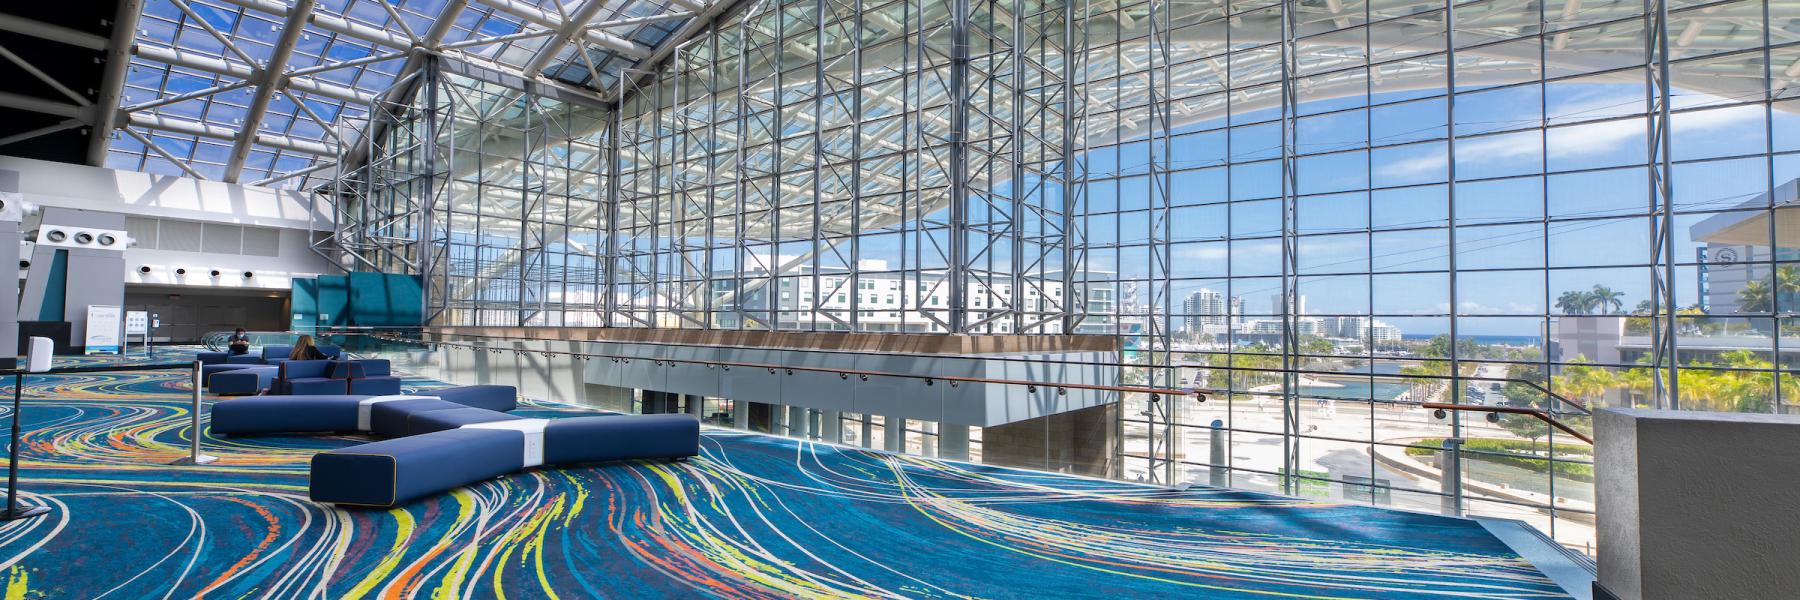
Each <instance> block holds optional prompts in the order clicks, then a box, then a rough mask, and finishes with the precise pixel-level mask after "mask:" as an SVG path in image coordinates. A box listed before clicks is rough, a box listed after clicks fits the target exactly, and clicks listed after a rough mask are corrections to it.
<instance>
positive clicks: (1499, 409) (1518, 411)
mask: <svg viewBox="0 0 1800 600" xmlns="http://www.w3.org/2000/svg"><path fill="white" fill-rule="evenodd" d="M1420 406H1423V407H1425V408H1432V409H1438V410H1458V411H1465V412H1491V413H1506V414H1511V415H1531V416H1533V417H1537V419H1538V420H1539V421H1543V422H1545V423H1547V424H1549V425H1550V426H1551V427H1555V428H1557V429H1561V430H1563V433H1567V434H1569V435H1572V436H1575V439H1578V440H1581V441H1584V442H1587V443H1588V445H1589V446H1592V445H1594V438H1591V437H1588V435H1587V434H1585V433H1582V432H1579V431H1576V430H1575V429H1574V428H1573V427H1569V426H1568V425H1567V424H1565V423H1563V422H1562V421H1558V420H1557V419H1556V417H1552V416H1550V413H1548V412H1545V411H1543V410H1540V409H1536V408H1525V407H1522V406H1479V405H1472V404H1444V403H1442V402H1426V403H1424V404H1420Z"/></svg>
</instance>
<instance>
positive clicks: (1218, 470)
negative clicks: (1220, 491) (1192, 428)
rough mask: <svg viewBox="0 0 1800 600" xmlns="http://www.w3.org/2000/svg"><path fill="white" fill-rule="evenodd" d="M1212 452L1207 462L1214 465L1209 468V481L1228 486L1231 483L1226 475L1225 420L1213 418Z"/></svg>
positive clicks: (1218, 485) (1215, 484)
mask: <svg viewBox="0 0 1800 600" xmlns="http://www.w3.org/2000/svg"><path fill="white" fill-rule="evenodd" d="M1211 438H1212V439H1211V443H1210V444H1209V446H1211V449H1212V452H1211V453H1210V454H1209V455H1208V456H1207V458H1208V459H1209V460H1208V461H1207V462H1209V463H1211V464H1212V466H1211V467H1209V468H1208V469H1207V483H1209V484H1212V486H1213V487H1228V484H1229V483H1230V482H1229V481H1228V480H1227V478H1226V477H1225V421H1223V420H1221V419H1213V422H1212V435H1211Z"/></svg>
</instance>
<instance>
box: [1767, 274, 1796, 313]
mask: <svg viewBox="0 0 1800 600" xmlns="http://www.w3.org/2000/svg"><path fill="white" fill-rule="evenodd" d="M1796 295H1800V267H1795V266H1794V265H1782V266H1779V267H1775V304H1776V306H1775V307H1771V310H1790V309H1789V308H1787V307H1788V305H1789V304H1791V303H1793V301H1794V297H1795V296H1796Z"/></svg>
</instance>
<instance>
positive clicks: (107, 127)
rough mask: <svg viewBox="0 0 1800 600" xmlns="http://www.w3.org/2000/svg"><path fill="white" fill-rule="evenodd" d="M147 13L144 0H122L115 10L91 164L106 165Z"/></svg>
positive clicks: (91, 135) (92, 133)
mask: <svg viewBox="0 0 1800 600" xmlns="http://www.w3.org/2000/svg"><path fill="white" fill-rule="evenodd" d="M143 12H144V1H143V0H120V2H119V10H118V12H116V13H113V30H112V39H111V40H109V41H108V42H107V44H106V50H105V52H106V54H105V56H103V57H101V60H103V61H105V63H106V72H105V73H104V74H103V75H101V77H100V96H99V98H97V99H96V102H95V104H98V105H99V106H100V109H99V110H96V111H94V123H93V125H94V126H93V128H91V129H89V130H88V154H87V164H89V165H91V166H95V167H103V166H106V151H107V149H109V148H111V147H112V137H113V129H114V128H115V127H116V126H117V123H118V121H119V111H118V108H119V100H120V99H121V98H122V97H123V96H124V93H125V73H126V72H127V71H129V70H130V69H131V41H132V40H133V39H136V38H137V22H138V16H139V15H142V14H143Z"/></svg>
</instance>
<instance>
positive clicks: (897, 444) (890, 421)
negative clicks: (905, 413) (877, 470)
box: [881, 415, 906, 454]
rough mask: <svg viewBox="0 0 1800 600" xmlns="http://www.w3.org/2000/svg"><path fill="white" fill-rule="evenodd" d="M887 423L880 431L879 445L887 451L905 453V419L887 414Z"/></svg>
mask: <svg viewBox="0 0 1800 600" xmlns="http://www.w3.org/2000/svg"><path fill="white" fill-rule="evenodd" d="M883 420H885V421H887V425H886V426H885V427H884V431H882V436H881V437H882V438H883V439H882V444H881V447H882V449H884V450H887V451H888V452H899V453H901V454H905V453H906V419H904V418H901V417H896V416H893V415H888V417H887V418H886V419H883Z"/></svg>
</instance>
